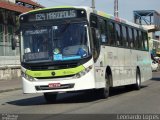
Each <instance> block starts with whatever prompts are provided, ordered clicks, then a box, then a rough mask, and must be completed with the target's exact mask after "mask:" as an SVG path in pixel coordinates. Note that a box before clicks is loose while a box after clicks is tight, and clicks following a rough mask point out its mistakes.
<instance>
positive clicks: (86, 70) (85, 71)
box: [74, 65, 92, 78]
mask: <svg viewBox="0 0 160 120" xmlns="http://www.w3.org/2000/svg"><path fill="white" fill-rule="evenodd" d="M91 69H92V65H91V66H89V67H87V68H85V69H84V70H83V71H81V72H79V73H77V74H76V75H75V76H74V78H80V77H82V76H84V75H85V74H87V73H88V72H89V71H90V70H91Z"/></svg>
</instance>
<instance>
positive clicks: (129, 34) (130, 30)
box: [128, 28, 134, 49]
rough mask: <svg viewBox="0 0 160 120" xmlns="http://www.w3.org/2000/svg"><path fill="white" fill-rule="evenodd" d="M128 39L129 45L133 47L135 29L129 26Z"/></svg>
mask: <svg viewBox="0 0 160 120" xmlns="http://www.w3.org/2000/svg"><path fill="white" fill-rule="evenodd" d="M128 40H129V46H130V48H131V49H133V48H134V39H133V31H132V28H128Z"/></svg>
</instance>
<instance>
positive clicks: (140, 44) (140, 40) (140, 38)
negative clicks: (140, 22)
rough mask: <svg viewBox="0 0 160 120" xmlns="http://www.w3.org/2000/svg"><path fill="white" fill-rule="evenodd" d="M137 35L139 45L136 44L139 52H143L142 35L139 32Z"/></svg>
mask: <svg viewBox="0 0 160 120" xmlns="http://www.w3.org/2000/svg"><path fill="white" fill-rule="evenodd" d="M138 34H139V44H138V45H139V47H138V48H139V49H140V50H143V48H142V33H141V31H139V32H138Z"/></svg>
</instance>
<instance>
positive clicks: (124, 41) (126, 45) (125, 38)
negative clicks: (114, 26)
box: [122, 26, 128, 48]
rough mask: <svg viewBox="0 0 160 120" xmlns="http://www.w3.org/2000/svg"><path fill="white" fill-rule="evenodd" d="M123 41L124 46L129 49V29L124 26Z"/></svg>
mask: <svg viewBox="0 0 160 120" xmlns="http://www.w3.org/2000/svg"><path fill="white" fill-rule="evenodd" d="M122 34H123V35H122V36H123V37H122V41H123V46H124V47H126V48H128V41H127V28H126V27H125V26H122Z"/></svg>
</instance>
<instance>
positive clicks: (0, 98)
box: [0, 72, 160, 120]
mask: <svg viewBox="0 0 160 120" xmlns="http://www.w3.org/2000/svg"><path fill="white" fill-rule="evenodd" d="M0 113H9V114H56V115H58V114H160V72H154V73H153V79H152V80H148V81H146V82H144V83H143V84H142V89H141V90H139V91H136V90H133V89H126V88H125V87H120V88H114V89H112V90H111V95H110V97H109V98H108V99H99V98H94V97H91V96H89V95H88V94H86V93H74V94H67V95H66V94H62V95H59V97H58V100H57V102H56V103H53V104H47V103H46V102H45V100H44V98H43V96H42V94H23V93H22V90H15V91H11V92H4V93H0ZM158 120H160V118H159V119H158Z"/></svg>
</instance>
